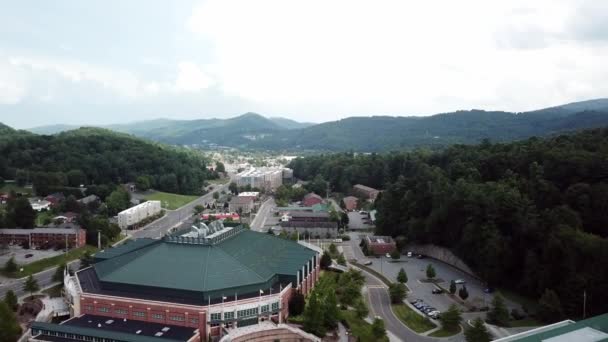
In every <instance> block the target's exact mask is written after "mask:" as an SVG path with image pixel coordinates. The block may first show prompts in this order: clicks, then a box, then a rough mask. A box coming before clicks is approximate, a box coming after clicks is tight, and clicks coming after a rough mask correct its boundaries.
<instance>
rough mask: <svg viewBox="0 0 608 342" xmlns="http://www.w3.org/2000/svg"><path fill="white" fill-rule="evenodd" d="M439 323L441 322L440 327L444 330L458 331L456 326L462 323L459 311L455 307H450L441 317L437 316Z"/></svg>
mask: <svg viewBox="0 0 608 342" xmlns="http://www.w3.org/2000/svg"><path fill="white" fill-rule="evenodd" d="M439 321H440V322H441V327H442V328H443V329H444V330H448V331H456V330H458V325H459V324H460V322H461V321H462V317H461V316H460V310H458V308H457V307H456V305H454V304H452V305H450V308H449V309H448V311H446V312H444V313H442V314H441V316H439Z"/></svg>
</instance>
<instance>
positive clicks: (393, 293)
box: [388, 283, 407, 304]
mask: <svg viewBox="0 0 608 342" xmlns="http://www.w3.org/2000/svg"><path fill="white" fill-rule="evenodd" d="M388 293H389V295H390V297H391V302H392V303H393V304H399V303H402V302H403V300H404V299H405V296H406V295H407V290H406V288H405V285H404V284H402V283H392V284H391V285H390V286H389V287H388Z"/></svg>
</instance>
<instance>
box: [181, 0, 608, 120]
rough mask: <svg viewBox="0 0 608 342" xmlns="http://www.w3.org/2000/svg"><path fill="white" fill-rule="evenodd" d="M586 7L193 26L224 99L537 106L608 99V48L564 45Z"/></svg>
mask: <svg viewBox="0 0 608 342" xmlns="http://www.w3.org/2000/svg"><path fill="white" fill-rule="evenodd" d="M575 8H576V2H575V1H561V0H557V1H555V0H544V1H533V2H530V1H523V0H517V1H508V2H506V1H485V0H483V1H482V0H477V1H425V2H420V1H404V0H395V1H391V0H387V1H384V0H378V1H357V0H334V1H322V0H309V1H303V2H292V1H284V0H261V1H248V0H208V1H205V2H204V3H202V4H201V5H200V6H198V7H196V8H195V9H194V11H193V13H192V16H191V17H190V19H189V20H188V22H187V26H188V27H189V28H190V29H191V30H192V32H194V33H196V34H198V35H200V36H201V37H203V38H206V39H209V40H210V41H211V42H212V44H213V46H214V48H215V51H214V52H215V55H216V56H217V77H218V83H219V84H220V86H221V88H222V89H223V90H224V91H226V92H227V93H229V94H233V95H237V96H242V97H244V98H247V99H250V100H254V101H258V102H262V103H267V104H271V105H274V106H275V107H280V108H291V109H292V110H293V109H294V108H298V106H299V105H301V104H307V105H309V104H311V103H313V104H318V108H319V109H320V110H321V111H326V112H328V111H336V110H339V111H342V112H345V111H346V112H347V114H353V113H357V111H358V110H359V109H360V108H365V109H366V110H369V109H370V108H372V110H375V113H381V112H392V113H395V114H419V113H434V112H438V111H444V110H454V109H459V108H471V107H476V108H480V107H491V108H497V109H506V110H528V109H535V108H538V107H540V106H545V105H554V104H559V103H563V102H567V101H571V100H577V99H583V98H589V97H600V96H605V95H606V94H607V93H608V86H607V85H605V82H601V81H598V77H606V76H608V64H606V63H605V62H604V59H605V56H606V50H605V48H602V47H601V46H599V47H598V46H585V44H584V43H581V42H578V41H576V40H571V39H565V38H563V37H564V35H565V33H567V32H565V30H567V29H568V27H567V25H566V24H564V23H566V22H567V21H568V18H569V17H570V15H571V11H572V10H573V9H575ZM236 9H238V10H236ZM582 61H584V62H582ZM327 104H330V106H328V107H326V108H321V107H322V106H323V105H327ZM365 114H370V113H369V112H367V113H365Z"/></svg>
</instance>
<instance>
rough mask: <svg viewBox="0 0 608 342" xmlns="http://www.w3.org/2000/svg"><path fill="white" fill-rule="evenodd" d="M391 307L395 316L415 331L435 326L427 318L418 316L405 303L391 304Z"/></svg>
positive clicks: (418, 331) (422, 330) (419, 331)
mask: <svg viewBox="0 0 608 342" xmlns="http://www.w3.org/2000/svg"><path fill="white" fill-rule="evenodd" d="M391 308H392V309H393V312H394V313H395V316H397V317H398V318H399V319H400V320H401V321H402V322H403V323H404V324H405V325H407V326H408V328H410V329H412V330H414V331H415V332H417V333H423V332H425V331H429V330H431V329H435V328H436V327H437V326H436V325H435V324H434V323H433V322H431V321H430V320H429V319H428V318H426V317H422V316H420V315H419V314H417V313H416V312H414V310H412V309H411V308H410V307H409V306H407V305H406V304H393V305H391Z"/></svg>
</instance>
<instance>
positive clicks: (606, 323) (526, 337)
mask: <svg viewBox="0 0 608 342" xmlns="http://www.w3.org/2000/svg"><path fill="white" fill-rule="evenodd" d="M585 328H592V329H595V330H598V331H601V332H603V333H606V334H608V313H607V314H603V315H599V316H595V317H591V318H588V319H585V320H582V321H578V322H576V323H571V324H565V325H564V324H562V325H560V324H558V326H557V327H556V328H553V329H551V326H546V327H540V328H538V329H534V330H530V331H526V332H523V333H521V334H516V335H513V336H509V337H506V338H504V339H499V341H517V342H541V341H545V340H547V339H550V338H554V337H558V336H562V335H566V334H569V333H570V334H571V333H574V332H576V331H577V330H581V329H585ZM583 332H584V330H583ZM566 337H567V336H564V338H566ZM571 337H572V336H571ZM570 339H571V338H570ZM594 341H597V342H599V341H608V338H604V339H600V340H597V339H594Z"/></svg>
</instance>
